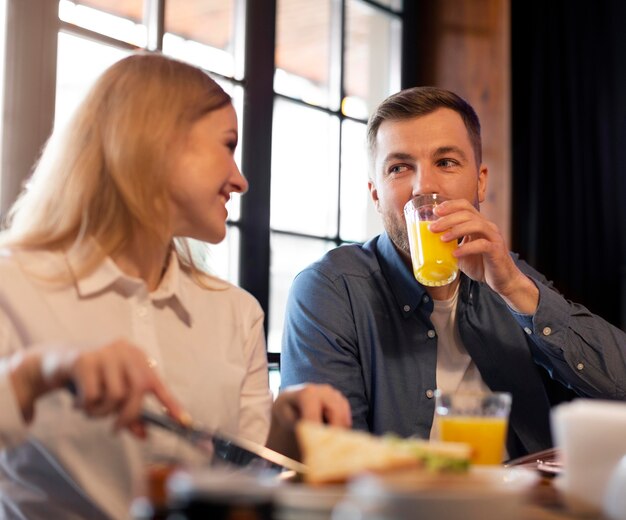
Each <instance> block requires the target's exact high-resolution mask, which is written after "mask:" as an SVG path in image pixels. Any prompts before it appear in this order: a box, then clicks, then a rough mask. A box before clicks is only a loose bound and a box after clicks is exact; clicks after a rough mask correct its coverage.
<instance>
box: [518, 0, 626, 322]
mask: <svg viewBox="0 0 626 520" xmlns="http://www.w3.org/2000/svg"><path fill="white" fill-rule="evenodd" d="M625 25H626V2H624V1H622V0H596V1H585V2H583V1H567V0H558V1H556V0H555V1H552V0H551V1H535V0H531V1H523V0H511V49H512V122H513V131H512V139H513V148H512V150H513V200H512V206H513V228H512V247H513V249H514V250H515V251H517V252H519V253H520V254H521V255H522V257H523V258H524V259H526V260H527V261H528V262H529V263H531V264H532V265H533V266H534V267H536V268H537V269H539V270H540V271H541V272H542V273H544V274H545V275H546V276H547V277H548V278H550V279H552V280H554V282H555V284H556V286H557V288H558V289H559V290H560V291H561V292H562V293H563V294H564V295H565V296H566V297H567V298H568V299H571V300H574V301H576V302H578V303H581V304H583V305H585V306H586V307H587V308H589V309H590V310H591V311H592V312H594V313H596V314H599V315H601V316H602V317H604V318H605V319H607V320H608V321H610V322H611V323H613V324H614V325H616V326H618V327H621V328H622V329H626V73H625V71H626V29H624V26H625Z"/></svg>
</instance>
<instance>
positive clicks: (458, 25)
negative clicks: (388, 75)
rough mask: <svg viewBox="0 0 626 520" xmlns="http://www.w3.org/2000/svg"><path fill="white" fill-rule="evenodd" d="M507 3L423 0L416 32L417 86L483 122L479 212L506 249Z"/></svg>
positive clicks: (508, 215) (508, 193)
mask: <svg viewBox="0 0 626 520" xmlns="http://www.w3.org/2000/svg"><path fill="white" fill-rule="evenodd" d="M509 2H510V0H423V1H422V2H421V7H420V12H419V20H418V28H419V31H420V36H419V45H420V49H419V56H420V63H419V64H418V68H419V72H418V77H419V78H420V83H421V84H424V85H426V84H430V85H436V86H439V87H443V88H447V89H449V90H452V91H454V92H456V93H457V94H459V95H460V96H462V97H463V98H465V99H466V100H467V101H468V102H469V103H470V104H471V105H472V106H473V107H474V109H475V110H476V112H477V113H478V116H479V117H480V120H481V125H482V139H483V162H484V163H485V164H487V166H488V167H489V185H488V191H487V200H486V201H485V203H484V204H483V206H482V208H481V210H482V211H483V212H484V213H485V214H486V215H487V216H488V217H489V218H490V219H491V220H493V221H494V222H496V224H498V226H499V227H500V229H501V230H502V232H503V234H504V235H505V238H506V240H507V243H508V244H509V245H510V233H511V224H510V220H511V143H510V136H511V129H510V126H511V124H510V102H511V95H510V52H509V49H510V42H509V40H510V30H509V9H510V5H509Z"/></svg>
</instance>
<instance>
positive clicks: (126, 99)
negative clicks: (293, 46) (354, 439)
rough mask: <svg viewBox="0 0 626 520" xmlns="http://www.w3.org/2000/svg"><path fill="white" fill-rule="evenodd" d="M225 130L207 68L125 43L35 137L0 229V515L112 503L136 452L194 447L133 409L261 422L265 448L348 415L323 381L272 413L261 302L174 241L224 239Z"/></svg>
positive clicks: (233, 171)
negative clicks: (79, 98) (58, 123)
mask: <svg viewBox="0 0 626 520" xmlns="http://www.w3.org/2000/svg"><path fill="white" fill-rule="evenodd" d="M237 136H238V133H237V119H236V115H235V112H234V109H233V107H232V104H231V101H230V98H229V97H228V95H227V94H225V93H224V91H223V90H222V89H221V88H220V87H219V86H218V85H217V84H216V83H215V82H214V81H213V80H211V79H210V78H209V77H208V76H207V75H206V74H205V73H203V72H202V71H200V70H198V69H196V68H194V67H192V66H189V65H186V64H183V63H180V62H177V61H174V60H171V59H167V58H165V57H163V56H161V55H157V54H136V55H133V56H131V57H129V58H126V59H124V60H122V61H120V62H118V63H116V64H115V65H113V66H112V67H111V68H110V69H108V70H107V71H106V72H105V73H104V74H103V75H102V76H101V78H100V79H99V80H98V81H97V82H96V84H95V85H94V86H93V88H92V89H91V91H90V93H89V94H88V96H87V97H86V99H85V100H84V101H83V103H82V104H81V105H80V107H79V108H78V110H77V112H76V114H75V115H74V117H73V119H72V120H71V121H70V123H69V124H68V126H67V129H66V130H65V131H62V132H60V133H58V134H53V136H52V137H51V139H50V141H49V142H48V144H47V145H46V147H45V149H44V152H43V154H42V157H41V159H40V161H39V163H38V164H37V166H36V168H35V171H34V174H33V177H32V179H31V181H30V182H29V184H28V186H27V189H26V190H25V191H24V193H23V194H22V195H21V197H20V198H19V200H18V201H17V202H16V204H15V206H14V207H13V208H12V209H11V211H10V215H9V225H8V228H7V229H6V230H5V231H4V232H3V234H2V235H1V238H0V247H1V248H2V249H1V251H2V253H1V254H0V409H1V410H2V413H1V414H0V517H2V518H4V517H8V518H29V519H35V518H90V519H99V518H124V517H126V516H128V506H129V503H130V500H131V498H132V494H133V492H134V490H136V489H137V485H138V483H139V482H140V480H141V477H142V475H143V468H144V465H145V463H146V461H148V460H149V459H150V458H151V457H158V456H175V457H177V458H179V459H181V460H193V459H194V457H195V458H197V453H195V452H193V450H192V449H190V448H188V447H187V446H184V444H183V443H180V442H178V441H177V440H176V439H174V438H172V437H171V436H168V435H166V434H164V433H160V432H157V431H153V430H151V431H150V432H146V430H145V426H144V425H143V424H142V423H141V422H139V420H138V414H139V412H140V410H141V408H142V407H143V406H161V407H165V408H166V409H167V410H168V412H169V413H170V414H171V415H172V416H174V417H176V418H178V419H180V420H185V418H186V417H188V416H189V415H191V416H192V417H194V418H195V419H197V420H198V421H200V422H202V423H204V424H205V425H207V426H209V427H213V428H219V429H221V430H223V431H226V432H232V433H237V434H239V435H242V436H244V437H247V438H249V439H251V440H254V441H257V442H265V441H266V439H267V438H268V432H269V430H270V423H272V424H271V426H272V434H271V435H270V437H271V440H270V442H271V443H272V447H275V448H279V449H280V448H281V446H280V445H279V442H280V441H285V440H286V439H289V436H290V428H292V427H293V423H294V421H295V420H297V419H298V418H299V417H307V418H312V419H317V420H322V419H325V420H327V421H329V422H332V423H335V424H342V425H346V426H347V425H349V423H350V412H349V407H348V405H347V402H346V401H345V400H344V399H343V397H341V396H340V395H339V394H338V393H337V392H335V391H334V390H333V389H331V388H330V387H327V386H308V387H305V388H301V389H297V390H293V391H291V392H287V393H285V394H282V395H281V396H280V397H279V399H278V400H277V402H276V403H275V405H274V412H273V413H271V408H272V399H271V394H270V391H269V389H268V374H267V364H266V355H265V341H264V335H263V313H262V310H261V308H260V306H259V304H258V303H257V302H256V300H255V299H254V298H253V297H252V296H251V295H249V294H248V293H246V292H245V291H243V290H241V289H239V288H237V287H234V286H233V285H231V284H229V283H227V282H224V281H222V280H219V279H217V278H215V277H213V276H210V275H208V274H206V273H204V272H203V271H201V270H200V269H199V268H198V267H197V266H196V265H195V264H194V262H193V260H192V258H191V255H190V254H189V249H188V248H187V247H186V245H185V242H184V240H180V238H179V237H191V238H195V239H199V240H203V241H206V242H210V243H217V242H219V241H221V240H222V239H223V238H224V235H225V232H226V229H225V220H226V217H227V211H226V208H225V205H226V203H227V202H228V200H229V198H230V194H231V193H243V192H245V191H246V190H247V188H248V184H247V182H246V180H245V178H244V177H243V176H242V175H241V173H240V172H239V170H238V168H237V165H236V164H235V161H234V158H233V152H234V150H235V147H236V145H237ZM68 382H72V383H73V384H74V385H75V387H76V388H77V397H76V398H73V397H72V396H71V395H70V394H69V393H68V392H63V391H53V390H56V389H59V388H61V387H63V386H65V385H67V384H68ZM270 417H272V419H270ZM118 430H119V431H118ZM128 430H130V432H131V433H133V434H134V435H131V434H129V432H128ZM147 433H149V434H147Z"/></svg>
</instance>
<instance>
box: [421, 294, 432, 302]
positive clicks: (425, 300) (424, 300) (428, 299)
mask: <svg viewBox="0 0 626 520" xmlns="http://www.w3.org/2000/svg"><path fill="white" fill-rule="evenodd" d="M422 301H423V302H424V303H428V302H429V301H430V298H429V297H428V295H427V294H425V295H424V296H422Z"/></svg>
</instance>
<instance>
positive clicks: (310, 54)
mask: <svg viewBox="0 0 626 520" xmlns="http://www.w3.org/2000/svg"><path fill="white" fill-rule="evenodd" d="M275 52H276V58H275V59H276V74H275V76H274V90H275V91H276V92H278V93H280V94H285V95H286V96H290V97H293V98H297V99H302V100H303V101H306V102H307V103H309V104H311V105H318V106H324V107H331V108H333V109H338V108H339V92H338V88H337V89H336V90H337V92H334V93H333V92H332V88H331V83H332V82H331V78H330V76H331V69H330V63H331V62H330V52H331V1H330V0H319V1H315V2H311V1H310V0H279V1H278V6H277V15H276V51H275Z"/></svg>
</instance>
